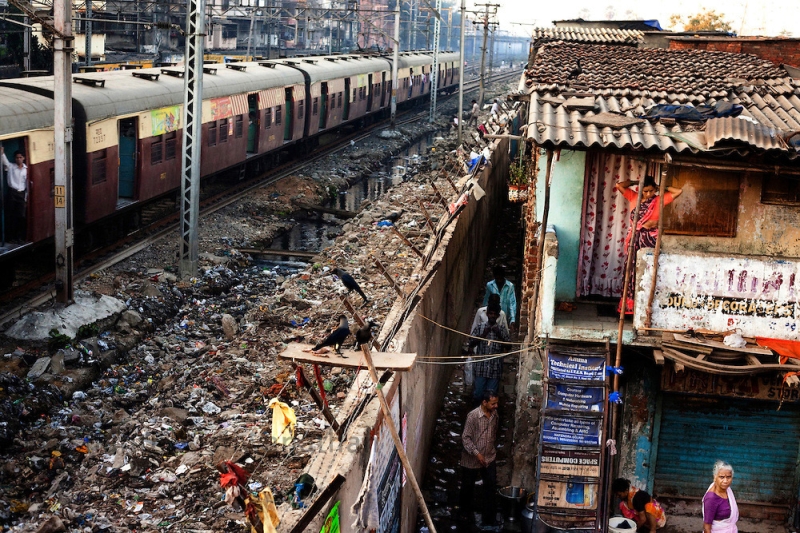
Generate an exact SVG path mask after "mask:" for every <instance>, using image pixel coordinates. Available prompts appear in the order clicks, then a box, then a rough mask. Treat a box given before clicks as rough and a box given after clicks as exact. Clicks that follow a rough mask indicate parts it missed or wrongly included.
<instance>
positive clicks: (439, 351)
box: [279, 139, 509, 533]
mask: <svg viewBox="0 0 800 533" xmlns="http://www.w3.org/2000/svg"><path fill="white" fill-rule="evenodd" d="M495 143H496V144H495V150H494V152H493V155H492V164H491V165H489V166H487V167H486V168H485V169H484V170H483V171H482V172H481V173H480V175H479V180H478V183H479V185H480V186H481V187H482V188H483V189H484V190H485V191H486V196H485V197H484V198H483V199H481V200H480V201H476V200H475V198H474V197H470V200H469V204H468V205H467V207H466V208H465V209H464V211H462V212H461V214H460V216H459V218H458V220H457V221H456V222H455V223H454V224H453V225H451V227H450V228H449V229H448V231H447V232H446V234H445V236H444V238H443V239H442V241H441V243H440V245H439V247H438V250H437V251H436V253H435V254H434V255H433V257H432V259H431V261H430V263H429V265H428V267H427V268H426V269H420V270H419V271H418V274H419V275H420V277H421V279H426V278H427V282H426V283H425V284H424V287H423V288H422V290H420V291H419V292H418V294H417V297H416V299H415V303H416V306H415V307H413V311H411V312H410V313H409V312H407V309H406V304H405V302H402V301H398V302H397V303H396V304H395V306H394V308H393V309H392V311H391V312H390V314H389V316H388V317H387V319H386V321H385V324H387V325H388V324H392V323H396V322H402V323H403V325H402V326H401V327H400V329H399V330H398V331H397V333H396V334H395V336H394V338H393V340H392V342H391V347H390V349H389V351H397V352H416V353H417V354H418V355H420V356H424V355H446V354H452V355H458V354H460V352H461V346H462V343H463V337H462V336H461V335H459V334H455V333H451V332H448V331H447V330H444V329H442V328H439V327H438V326H436V325H434V324H432V323H431V322H430V321H428V320H426V319H424V318H422V316H425V317H428V318H430V319H432V320H434V321H436V322H438V323H440V324H442V325H445V326H448V327H450V328H453V329H456V330H459V331H466V330H468V328H469V325H470V324H471V322H472V318H473V314H474V308H473V302H474V301H475V299H476V297H477V294H478V291H479V290H480V289H481V288H482V287H483V285H484V282H485V280H484V276H483V273H484V269H485V266H486V259H487V254H488V252H489V248H490V246H489V245H490V243H491V241H492V238H493V237H494V232H496V231H499V228H497V227H496V224H494V223H493V221H494V220H496V219H497V217H498V216H499V211H500V209H501V208H502V206H503V203H504V201H505V197H506V194H507V193H506V178H507V176H508V166H509V155H508V152H509V141H508V139H502V140H498V141H495ZM429 273H430V275H428V274H429ZM386 327H387V326H386V325H385V326H384V331H385V330H386ZM382 335H383V333H382ZM380 338H382V336H381V337H380ZM451 371H452V366H449V365H429V364H424V363H422V362H421V361H418V362H417V363H416V364H415V365H414V367H413V368H412V369H411V371H409V372H407V373H396V374H395V376H394V378H393V380H392V381H391V382H389V384H387V386H386V387H384V392H386V393H387V395H388V394H393V388H394V387H397V392H399V393H400V400H401V405H400V418H401V419H402V417H403V415H406V416H407V420H408V426H407V432H408V433H407V438H406V452H407V454H408V457H409V460H410V462H411V465H412V468H413V470H414V473H415V475H416V478H417V480H418V481H420V482H421V481H422V479H423V477H424V475H425V467H426V466H427V463H428V461H427V459H428V453H429V449H430V443H431V438H432V436H433V430H434V425H435V423H436V419H437V416H438V414H439V411H440V408H441V404H442V401H443V399H444V392H445V390H446V387H447V385H448V382H449V379H450V375H451ZM363 374H364V372H361V374H360V375H359V378H360V377H361V376H363ZM355 396H356V394H355V393H354V392H351V394H350V396H349V397H348V400H347V401H348V402H350V403H349V404H348V406H346V407H345V408H343V409H342V411H343V412H347V411H348V409H349V408H350V407H351V406H352V400H353V398H354V397H355ZM378 420H379V408H378V404H377V401H376V400H372V401H371V402H370V403H369V405H368V406H367V408H366V409H365V410H364V412H363V414H362V415H361V416H360V417H359V418H358V420H357V422H356V423H355V424H354V427H352V428H351V429H350V430H349V431H348V433H347V436H346V439H345V442H344V443H341V444H340V443H338V442H336V441H335V439H328V440H327V441H326V442H325V443H323V445H322V448H321V449H320V450H319V451H318V452H317V453H316V454H315V456H314V458H313V460H312V462H311V463H310V465H309V467H308V468H307V471H308V472H309V473H310V474H311V475H312V476H314V478H315V479H316V480H317V484H318V486H319V487H320V488H322V487H325V486H326V485H327V483H328V482H329V481H330V480H331V479H333V478H334V477H335V475H336V474H337V473H341V474H342V475H344V476H345V477H346V478H347V481H346V482H345V483H344V485H343V486H342V488H341V489H340V490H339V491H338V493H337V494H336V496H335V497H334V498H332V500H331V501H330V502H329V504H328V505H327V506H326V508H325V511H324V512H321V513H319V515H318V516H317V517H316V519H315V521H314V522H313V523H312V525H311V526H309V527H308V528H307V531H318V530H319V528H320V526H321V523H322V520H323V519H324V517H325V515H326V514H327V512H328V510H329V509H330V507H331V506H332V505H333V504H334V503H336V501H341V506H340V523H341V526H342V531H351V528H350V524H351V523H352V522H353V516H352V514H351V513H350V508H351V506H352V505H353V502H355V500H356V497H357V495H358V491H359V489H360V487H361V483H362V481H363V476H364V472H365V469H366V466H367V462H368V460H369V452H370V449H369V446H367V445H366V444H367V443H368V442H369V435H370V432H371V431H372V429H373V428H374V427H375V425H376V423H377V422H378ZM401 498H402V500H401V504H402V505H401V508H402V511H401V512H402V514H401V518H400V532H401V533H411V532H412V531H416V519H417V512H418V508H417V505H416V499H415V496H414V493H413V491H412V489H411V484H410V483H407V484H406V486H405V487H404V488H403V492H402V495H401ZM301 515H302V513H301V512H298V511H293V512H290V513H287V515H285V516H284V518H283V520H282V522H281V524H280V529H279V531H281V532H287V531H289V530H290V529H291V527H292V525H293V524H295V523H296V521H297V519H298V518H299V517H300V516H301Z"/></svg>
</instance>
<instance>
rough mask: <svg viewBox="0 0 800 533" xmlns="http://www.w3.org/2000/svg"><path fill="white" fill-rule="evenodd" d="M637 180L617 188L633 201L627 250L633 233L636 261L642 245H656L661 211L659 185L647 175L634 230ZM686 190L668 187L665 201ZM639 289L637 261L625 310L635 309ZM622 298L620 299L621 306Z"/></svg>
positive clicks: (626, 238)
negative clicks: (635, 295) (635, 186)
mask: <svg viewBox="0 0 800 533" xmlns="http://www.w3.org/2000/svg"><path fill="white" fill-rule="evenodd" d="M634 183H635V182H633V181H631V180H626V181H621V182H619V183H617V184H616V185H615V187H616V189H617V190H618V191H619V192H621V193H622V195H623V196H624V197H625V199H626V200H628V202H629V203H630V204H631V215H630V216H631V228H630V229H629V230H628V235H627V236H626V237H625V250H629V249H630V248H629V246H630V242H631V237H633V252H632V253H633V257H634V261H635V258H636V253H637V252H638V251H639V249H640V248H653V247H655V245H656V238H657V237H658V214H659V212H660V207H659V199H658V194H657V192H658V186H657V185H656V180H655V178H653V177H652V176H646V177H645V178H644V181H643V182H642V183H641V187H642V203H641V204H639V218H638V221H637V223H636V231H635V232H634V231H633V221H634V219H635V218H636V199H637V197H638V192H637V191H634V190H632V189H631V188H630V187H631V185H633V184H634ZM682 192H683V191H682V190H681V189H677V188H675V187H667V192H666V193H664V205H668V204H671V203H672V201H673V200H675V198H677V197H678V196H680V194H681V193H682ZM635 290H636V264H635V263H634V264H633V268H632V269H631V277H630V280H628V294H627V297H626V301H625V313H626V314H632V313H633V301H634V293H635ZM621 307H622V301H620V308H621Z"/></svg>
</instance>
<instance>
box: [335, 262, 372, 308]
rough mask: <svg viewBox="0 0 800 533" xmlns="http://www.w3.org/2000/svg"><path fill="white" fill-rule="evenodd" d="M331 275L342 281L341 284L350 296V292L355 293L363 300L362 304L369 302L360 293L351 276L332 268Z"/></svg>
mask: <svg viewBox="0 0 800 533" xmlns="http://www.w3.org/2000/svg"><path fill="white" fill-rule="evenodd" d="M333 273H334V274H336V276H337V277H338V278H339V279H340V280H342V284H344V286H345V288H346V289H347V293H348V294H350V293H351V292H352V291H356V292H357V293H358V294H360V295H361V298H363V299H364V303H367V302H368V301H369V299H368V298H367V295H366V294H364V291H362V290H361V287H359V286H358V283H356V280H354V279H353V276H351V275H350V274H348V273H347V272H345V271H344V270H342V269H341V268H334V269H333Z"/></svg>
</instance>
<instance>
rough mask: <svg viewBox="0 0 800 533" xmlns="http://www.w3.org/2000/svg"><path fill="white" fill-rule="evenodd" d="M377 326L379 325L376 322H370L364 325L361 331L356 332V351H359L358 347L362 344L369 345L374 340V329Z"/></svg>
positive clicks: (354, 346) (354, 347)
mask: <svg viewBox="0 0 800 533" xmlns="http://www.w3.org/2000/svg"><path fill="white" fill-rule="evenodd" d="M377 325H378V324H376V323H375V322H374V321H372V320H370V321H369V322H367V323H366V324H364V326H363V327H362V328H361V329H359V330H358V331H356V342H355V344H353V349H354V350H356V349H358V347H359V346H361V345H362V344H369V342H370V341H371V340H372V328H374V327H375V326H377Z"/></svg>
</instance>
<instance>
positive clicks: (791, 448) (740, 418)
mask: <svg viewBox="0 0 800 533" xmlns="http://www.w3.org/2000/svg"><path fill="white" fill-rule="evenodd" d="M659 435H660V436H659V447H658V459H657V463H656V475H655V487H654V491H655V493H656V494H658V495H659V496H664V497H667V496H671V497H689V498H700V497H702V496H703V494H704V493H705V491H706V489H708V486H709V484H710V483H711V481H712V467H713V466H714V462H715V461H716V460H718V459H723V460H725V461H727V462H729V463H730V464H731V465H732V466H733V468H734V472H735V477H734V483H733V486H732V488H733V490H734V492H735V493H736V499H737V500H738V501H739V502H757V503H769V504H773V505H782V504H786V505H788V504H791V503H793V502H794V500H795V498H794V496H795V494H796V492H797V486H796V483H795V479H796V470H797V459H798V448H797V443H798V441H799V440H800V411H798V408H797V407H796V406H787V405H786V404H784V406H783V408H782V409H781V410H780V411H777V410H776V409H775V404H774V403H767V404H765V403H763V402H754V401H746V400H733V399H725V401H720V399H719V398H701V397H693V396H684V395H677V394H665V395H664V398H663V407H662V412H661V431H660V434H659Z"/></svg>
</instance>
